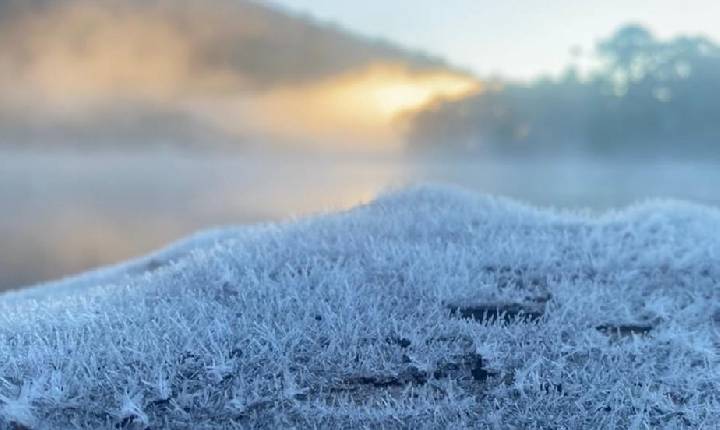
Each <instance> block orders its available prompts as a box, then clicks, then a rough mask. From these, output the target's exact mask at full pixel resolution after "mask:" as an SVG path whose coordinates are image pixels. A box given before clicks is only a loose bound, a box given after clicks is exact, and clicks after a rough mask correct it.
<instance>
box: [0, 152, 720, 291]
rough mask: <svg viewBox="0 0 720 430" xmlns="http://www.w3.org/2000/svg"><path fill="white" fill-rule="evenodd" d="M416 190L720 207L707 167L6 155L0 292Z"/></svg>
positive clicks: (561, 201)
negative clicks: (232, 227) (190, 240)
mask: <svg viewBox="0 0 720 430" xmlns="http://www.w3.org/2000/svg"><path fill="white" fill-rule="evenodd" d="M419 182H443V183H451V184H458V185H461V186H464V187H466V188H470V189H473V190H477V191H479V192H482V193H488V194H493V195H503V196H507V197H511V198H515V199H519V200H523V201H526V202H528V203H532V204H535V205H541V206H554V207H561V208H572V209H581V208H585V209H587V210H589V211H602V210H605V209H608V208H618V207H622V206H626V205H629V204H632V203H634V202H637V201H641V200H646V199H649V198H676V199H682V200H690V201H695V202H699V203H706V204H711V205H720V189H719V187H718V185H720V169H718V168H717V165H716V164H715V163H711V162H707V163H700V162H692V163H691V162H680V161H652V162H644V161H623V162H618V161H607V160H588V159H583V160H580V159H562V160H549V159H548V160H510V159H502V160H487V159H477V158H475V159H473V158H452V157H442V158H436V159H423V160H419V159H413V160H410V159H408V158H404V157H400V156H378V155H375V156H371V155H364V156H358V155H354V156H351V155H336V156H328V155H322V156H319V155H315V156H312V155H307V154H305V155H298V154H295V155H288V154H282V155H278V154H275V155H271V154H245V155H242V154H232V155H230V154H219V153H217V154H202V153H199V152H198V153H195V152H184V153H177V152H167V151H161V150H154V151H142V152H135V153H126V152H113V151H106V152H97V151H89V152H81V151H67V150H42V151H41V150H7V149H5V150H1V151H0V206H1V207H0V209H2V212H1V213H2V217H1V218H0V290H2V289H8V288H16V287H19V286H22V285H27V284H32V283H36V282H41V281H45V280H50V279H54V278H58V277H62V276H66V275H69V274H73V273H77V272H79V271H83V270H86V269H89V268H92V267H96V266H99V265H104V264H109V263H114V262H118V261H122V260H124V259H127V258H129V257H132V256H136V255H139V254H142V253H146V252H148V251H151V250H153V249H156V248H158V247H161V246H163V245H164V244H167V243H168V242H171V241H173V240H175V239H178V238H181V237H183V236H185V235H187V234H189V233H192V232H194V231H197V230H200V229H204V228H209V227H215V226H222V225H228V224H247V223H256V222H264V221H277V220H287V219H292V218H293V217H297V216H302V215H306V214H310V213H317V212H324V211H332V210H337V209H343V208H348V207H351V206H353V205H356V204H359V203H362V202H367V201H369V200H371V199H372V198H373V197H374V196H375V195H377V193H379V192H382V191H384V190H389V189H394V188H398V187H401V186H404V185H408V184H413V183H419Z"/></svg>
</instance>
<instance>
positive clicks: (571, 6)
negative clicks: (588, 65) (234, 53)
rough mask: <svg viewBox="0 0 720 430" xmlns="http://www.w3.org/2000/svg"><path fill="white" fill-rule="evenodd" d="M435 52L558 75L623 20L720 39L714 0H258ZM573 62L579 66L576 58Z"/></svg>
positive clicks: (509, 71)
mask: <svg viewBox="0 0 720 430" xmlns="http://www.w3.org/2000/svg"><path fill="white" fill-rule="evenodd" d="M264 1H266V2H268V1H270V2H274V3H276V4H279V5H281V6H284V7H286V8H288V9H290V10H294V11H297V12H301V13H307V14H309V15H312V16H313V17H315V18H317V19H320V20H323V21H330V22H334V23H337V24H340V25H342V26H344V27H346V28H348V29H350V30H353V31H356V32H359V33H361V34H364V35H368V36H371V37H380V38H384V39H388V40H390V41H393V42H395V43H399V44H401V45H404V46H407V47H410V48H414V49H420V50H424V51H427V52H430V53H432V54H437V55H440V56H442V57H444V58H446V59H447V60H448V61H450V62H451V63H452V64H454V65H457V66H460V67H464V68H467V69H469V70H470V71H472V72H474V73H475V74H477V75H478V76H481V77H487V76H491V75H502V76H504V77H507V78H513V79H520V80H528V79H532V78H534V77H537V76H538V75H541V74H557V73H559V72H560V71H562V70H563V69H564V67H565V66H566V65H567V64H568V63H569V62H570V61H571V60H572V55H571V51H573V50H574V48H576V47H578V48H580V52H582V53H584V55H587V54H590V53H592V50H593V47H594V46H595V43H596V42H597V41H598V40H599V39H602V38H605V37H607V36H609V35H610V34H612V32H613V31H614V30H615V29H617V28H618V27H619V26H621V25H623V24H627V23H639V24H643V25H645V26H646V27H648V28H649V29H650V30H652V31H653V32H654V33H655V34H656V35H658V36H659V37H661V38H666V37H672V36H675V35H678V34H704V35H707V36H710V37H711V38H714V39H716V40H720V26H718V25H717V17H718V16H720V2H718V1H715V0H685V1H678V0H594V1H587V0H522V1H519V0H505V1H498V0H362V1H357V0H264ZM575 61H578V62H580V66H582V64H583V63H582V61H583V60H582V57H580V59H577V60H575Z"/></svg>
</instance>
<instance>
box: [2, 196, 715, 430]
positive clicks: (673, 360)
mask: <svg viewBox="0 0 720 430" xmlns="http://www.w3.org/2000/svg"><path fill="white" fill-rule="evenodd" d="M718 232H720V213H719V212H718V211H716V210H715V209H709V208H704V207H700V206H694V205H689V204H684V203H678V202H655V203H648V204H643V205H639V206H636V207H633V208H629V209H627V210H624V211H621V212H616V213H608V214H605V215H602V216H598V217H591V216H589V215H579V214H570V213H559V212H554V211H547V210H538V209H534V208H530V207H527V206H524V205H521V204H517V203H514V202H511V201H507V200H503V199H495V198H488V197H481V196H477V195H473V194H470V193H466V192H463V191H459V190H456V189H451V188H443V187H423V188H415V189H411V190H407V191H405V192H400V193H396V194H392V195H388V196H384V197H382V198H380V199H378V200H377V201H375V202H374V203H372V204H370V205H367V206H363V207H358V208H356V209H354V210H351V211H348V212H345V213H339V214H334V215H326V216H319V217H316V218H310V219H305V220H301V221H298V222H294V223H288V224H273V225H263V226H257V227H246V228H237V229H228V230H220V231H213V232H209V233H206V234H200V235H197V236H195V237H193V238H190V239H188V240H186V241H183V242H180V243H178V245H177V246H173V247H170V248H168V249H167V250H164V251H160V252H158V253H156V254H154V255H151V256H149V257H146V258H141V259H138V260H136V261H134V262H130V263H127V264H124V265H119V266H116V267H112V268H108V269H102V270H99V271H95V272H91V273H89V274H86V275H82V276H79V277H75V278H70V279H67V280H63V281H60V282H57V283H51V284H46V285H43V286H39V287H36V288H32V289H28V290H25V291H20V292H13V293H7V294H4V295H2V296H0V428H4V427H8V426H12V425H15V426H24V427H27V428H33V429H34V428H38V429H44V428H53V429H56V428H57V429H62V428H77V427H80V428H148V427H149V428H193V429H196V428H238V427H240V428H244V427H264V428H278V427H281V428H285V427H292V426H296V427H299V428H307V427H313V426H316V427H330V428H342V427H350V428H354V427H357V428H363V427H373V428H374V427H383V426H384V427H389V428H394V427H398V428H404V427H411V428H418V427H419V428H445V427H451V428H463V427H478V426H480V427H482V426H488V427H490V428H492V427H493V426H499V427H498V428H512V427H513V426H515V427H517V428H533V427H534V428H548V427H556V428H563V427H564V428H610V427H620V428H629V427H636V428H645V427H647V426H650V427H656V426H660V427H662V426H665V427H667V428H701V427H703V426H705V427H706V428H709V427H712V425H713V424H716V423H717V422H720V404H719V403H718V400H719V399H718V393H720V379H719V378H718V377H719V376H720V372H719V370H720V366H718V363H719V361H718V352H719V349H718V347H719V345H720V334H719V330H720V305H719V301H718V298H719V297H720V290H719V289H718V283H719V282H720V265H719V264H718V262H719V257H720V247H719V245H720V237H719V236H718ZM548 295H549V296H550V297H551V299H550V301H549V302H548V303H547V304H546V307H545V312H544V315H543V316H542V318H541V319H540V320H539V321H537V322H522V321H515V322H512V323H510V324H501V323H497V322H495V323H487V322H485V323H483V322H478V321H474V320H464V319H459V318H456V317H454V316H453V315H451V314H450V313H449V311H448V309H447V307H446V305H445V304H446V303H447V302H450V301H453V302H457V301H458V300H460V301H465V302H466V303H474V302H482V303H487V302H497V301H505V302H509V301H512V302H518V303H523V302H527V301H531V300H533V298H535V297H540V296H548ZM607 324H640V325H646V326H648V327H652V329H651V331H650V332H649V334H648V335H647V336H642V337H641V336H637V335H630V336H623V337H617V336H608V335H607V334H606V333H603V332H601V331H599V330H597V327H598V326H600V325H607ZM392 339H395V340H397V339H400V340H402V341H401V342H398V341H390V340H392ZM467 354H476V355H477V354H479V355H481V356H482V357H483V359H484V365H485V366H486V370H488V372H490V373H491V374H492V376H490V377H488V378H487V379H486V380H482V381H481V380H475V379H473V377H472V375H470V376H468V375H463V374H462V372H460V373H457V372H456V373H457V374H455V373H452V372H450V373H451V374H448V371H446V370H443V369H447V368H448V366H449V364H448V363H450V364H453V360H456V359H455V358H454V357H458V356H463V355H467ZM456 361H457V360H456ZM410 371H412V372H414V373H412V374H413V375H417V374H421V375H426V376H427V378H425V379H426V380H425V379H423V378H420V379H417V378H416V379H412V378H411V379H407V378H403V377H400V376H399V375H408V372H410ZM458 372H459V371H458ZM358 375H360V376H358ZM363 378H364V379H363ZM383 378H385V379H383ZM393 378H394V379H393ZM373 381H374V382H373ZM382 381H391V383H381V382H382Z"/></svg>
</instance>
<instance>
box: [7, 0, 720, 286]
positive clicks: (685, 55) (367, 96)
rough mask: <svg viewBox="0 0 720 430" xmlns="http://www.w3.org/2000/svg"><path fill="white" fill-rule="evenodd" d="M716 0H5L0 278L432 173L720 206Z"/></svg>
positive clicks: (290, 211)
mask: <svg viewBox="0 0 720 430" xmlns="http://www.w3.org/2000/svg"><path fill="white" fill-rule="evenodd" d="M718 16H720V3H717V2H714V1H712V0H686V1H684V2H682V4H680V3H678V2H677V1H670V0H668V1H665V0H633V1H620V0H604V1H600V0H597V1H594V0H593V1H591V0H582V1H578V0H557V1H554V2H552V4H548V2H546V1H541V0H524V1H520V0H511V1H507V2H497V1H490V0H445V1H442V2H439V1H435V0H395V1H392V2H388V1H384V0H365V1H362V2H359V1H352V0H274V1H250V0H104V1H95V0H0V214H1V215H0V290H2V289H9V288H16V287H19V286H21V285H26V284H31V283H35V282H40V281H44V280H48V279H53V278H58V277H62V276H66V275H69V274H72V273H75V272H78V271H82V270H86V269H88V268H92V267H95V266H98V265H102V264H108V263H113V262H118V261H122V260H124V259H126V258H129V257H132V256H136V255H139V254H142V253H145V252H148V251H150V250H153V249H155V248H157V247H160V246H162V245H164V244H167V243H168V242H170V241H172V240H175V239H178V238H181V237H182V236H184V235H187V234H189V233H191V232H194V231H196V230H199V229H203V228H208V227H212V226H218V225H225V224H240V223H253V222H263V221H272V220H282V219H289V218H292V217H294V216H299V215H303V214H308V213H314V212H318V211H325V210H335V209H340V208H347V207H350V206H353V205H355V204H358V203H361V202H365V201H368V200H370V199H372V198H373V196H374V195H376V193H378V192H379V191H383V190H386V189H391V188H396V187H400V186H402V185H405V184H411V183H416V182H424V181H441V182H446V183H455V184H460V185H463V186H465V187H469V188H472V189H475V190H478V191H480V192H484V193H489V194H497V195H505V196H509V197H513V198H517V199H521V200H524V201H527V202H530V203H533V204H539V205H545V206H556V207H563V208H588V209H589V210H591V211H601V210H604V209H607V208H615V207H620V206H624V205H628V204H631V203H633V202H636V201H641V200H645V199H649V198H679V199H685V200H692V201H696V202H700V203H708V204H715V205H717V204H720V190H718V185H720V170H719V169H718V168H717V166H718V161H720V147H719V146H718V144H719V143H720V141H719V140H720V97H718V96H719V95H720V46H718V45H717V44H716V42H715V41H714V40H715V39H718V40H720V26H717V22H716V21H717V17H718Z"/></svg>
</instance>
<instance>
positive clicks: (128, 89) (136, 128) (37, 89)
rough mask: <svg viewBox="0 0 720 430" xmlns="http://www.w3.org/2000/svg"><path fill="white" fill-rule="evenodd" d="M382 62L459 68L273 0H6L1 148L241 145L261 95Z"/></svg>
mask: <svg viewBox="0 0 720 430" xmlns="http://www.w3.org/2000/svg"><path fill="white" fill-rule="evenodd" d="M377 64H388V65H392V66H393V67H400V68H402V69H403V70H408V71H414V72H420V71H426V72H427V71H438V70H441V71H447V70H450V69H449V67H448V66H447V65H446V64H444V63H443V62H442V61H441V60H439V59H437V58H432V57H430V56H427V55H424V54H422V53H416V52H411V51H408V50H406V49H403V48H400V47H397V46H394V45H392V44H391V43H389V42H386V41H381V40H372V39H369V38H365V37H363V36H359V35H356V34H351V33H349V32H347V31H345V30H344V29H342V28H340V27H337V26H334V25H332V24H329V23H323V22H318V21H316V20H314V19H312V18H311V17H307V16H301V15H297V14H293V13H290V12H288V11H286V10H283V9H279V8H278V7H275V6H272V5H271V4H269V3H267V2H265V3H261V2H253V1H246V0H238V1H231V0H217V1H213V2H211V3H208V2H204V1H201V0H189V1H182V2H178V1H172V0H151V1H141V0H131V1H122V0H110V1H103V2H95V1H92V0H67V1H59V2H52V1H42V0H34V1H24V0H23V1H17V0H0V144H2V143H21V144H30V143H45V144H47V143H48V142H49V143H51V144H55V145H69V144H78V143H81V144H82V143H84V144H86V145H91V146H102V145H140V146H143V145H151V144H158V143H161V144H166V145H173V146H176V145H179V146H182V145H185V146H187V145H192V144H197V143H203V144H207V143H208V142H213V143H216V144H219V143H223V142H224V143H228V142H227V141H232V143H237V141H242V140H243V138H244V137H247V136H246V135H247V134H249V131H248V130H246V129H247V128H251V126H252V125H253V123H256V122H258V119H257V118H255V117H251V113H252V112H253V111H255V110H259V109H260V107H258V104H259V103H258V100H257V98H258V97H262V96H263V95H265V94H267V93H268V92H272V91H276V90H282V89H286V88H295V87H298V86H300V87H302V86H307V85H313V84H315V83H318V82H324V81H326V80H328V79H330V78H333V77H336V76H345V75H347V74H348V73H353V72H358V71H364V70H366V69H368V68H370V67H372V66H373V65H377ZM273 110H274V111H277V110H278V108H277V107H276V106H273ZM282 120H283V119H282V118H278V119H277V121H279V122H282ZM286 120H287V119H286ZM238 124H241V125H242V126H240V127H238Z"/></svg>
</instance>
